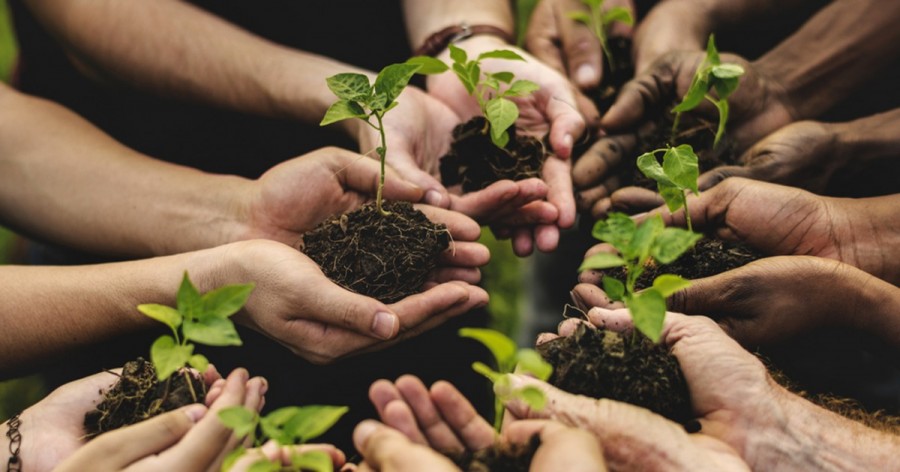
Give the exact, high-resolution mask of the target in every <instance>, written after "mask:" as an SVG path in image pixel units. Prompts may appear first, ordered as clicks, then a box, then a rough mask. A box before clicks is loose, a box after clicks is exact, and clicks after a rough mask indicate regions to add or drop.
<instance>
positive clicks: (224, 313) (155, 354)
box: [137, 272, 254, 401]
mask: <svg viewBox="0 0 900 472" xmlns="http://www.w3.org/2000/svg"><path fill="white" fill-rule="evenodd" d="M253 287H254V285H253V284H243V285H226V286H224V287H221V288H217V289H215V290H213V291H211V292H207V293H205V294H203V295H202V296H201V295H200V293H199V292H198V291H197V288H196V287H194V284H193V283H191V279H190V278H189V277H188V274H187V272H185V273H184V278H183V279H182V281H181V287H179V289H178V296H177V308H172V307H168V306H165V305H158V304H155V303H149V304H144V305H138V307H137V308H138V310H139V311H140V312H141V313H143V314H145V315H147V316H149V317H150V318H153V319H154V320H156V321H159V322H161V323H163V324H165V325H166V326H168V327H169V328H170V329H171V330H172V336H169V335H168V334H165V335H162V336H160V337H159V338H157V339H156V341H154V342H153V345H152V346H151V347H150V361H151V362H152V363H153V367H154V368H155V369H156V376H157V378H158V379H159V381H160V382H161V381H163V380H167V379H169V378H170V377H171V375H172V374H174V373H175V372H177V371H179V370H181V372H182V373H183V374H184V376H185V379H186V380H187V385H188V388H189V389H190V391H191V395H192V397H193V399H194V401H197V394H196V392H194V387H193V385H192V383H191V379H190V374H189V373H188V371H187V369H182V368H183V367H186V366H190V367H193V368H194V369H197V371H198V372H200V373H203V372H204V371H205V370H206V367H207V366H208V365H209V361H208V360H207V359H206V357H205V356H203V355H202V354H195V353H194V344H192V343H191V341H194V342H197V343H199V344H206V345H207V346H240V345H241V338H240V337H239V336H238V333H237V330H236V329H235V328H234V323H233V322H232V321H231V320H230V319H228V318H229V317H230V316H231V315H233V314H235V313H237V312H238V310H240V309H241V307H243V306H244V304H245V303H247V298H249V297H250V292H252V291H253Z"/></svg>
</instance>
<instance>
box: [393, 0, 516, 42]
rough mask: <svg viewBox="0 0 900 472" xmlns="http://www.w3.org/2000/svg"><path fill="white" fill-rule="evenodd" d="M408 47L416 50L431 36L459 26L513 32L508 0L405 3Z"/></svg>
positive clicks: (436, 0)
mask: <svg viewBox="0 0 900 472" xmlns="http://www.w3.org/2000/svg"><path fill="white" fill-rule="evenodd" d="M403 9H404V16H405V18H406V28H407V32H408V35H409V41H410V45H411V46H412V47H413V48H418V47H419V46H421V45H422V43H424V42H425V39H426V38H428V37H429V36H431V35H432V34H434V33H436V32H438V31H440V30H442V29H444V28H446V27H448V26H454V25H458V24H460V23H468V24H469V25H490V26H496V27H498V28H500V29H502V30H503V31H506V32H509V33H510V34H512V33H513V31H514V28H513V15H512V10H511V8H510V2H509V1H508V0H429V1H422V0H404V2H403Z"/></svg>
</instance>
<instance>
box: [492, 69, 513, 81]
mask: <svg viewBox="0 0 900 472" xmlns="http://www.w3.org/2000/svg"><path fill="white" fill-rule="evenodd" d="M491 76H492V77H493V78H495V79H497V80H499V81H500V82H503V83H504V84H508V83H510V82H512V80H513V78H514V77H515V75H513V73H512V72H497V73H496V74H491Z"/></svg>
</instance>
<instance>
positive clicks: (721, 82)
mask: <svg viewBox="0 0 900 472" xmlns="http://www.w3.org/2000/svg"><path fill="white" fill-rule="evenodd" d="M742 75H744V68H743V67H741V66H739V65H737V64H728V63H726V64H723V63H722V61H721V60H720V59H719V51H718V50H716V42H715V38H714V37H713V35H709V41H708V42H707V43H706V57H705V58H704V59H703V62H701V63H700V66H699V67H697V70H696V71H695V72H694V79H693V80H692V81H691V87H690V88H689V89H688V91H687V93H685V94H684V97H683V98H682V99H681V103H679V104H678V105H677V106H676V107H675V108H673V109H672V112H673V113H675V121H674V123H672V140H673V144H674V139H675V134H676V133H677V132H678V124H679V122H680V120H681V114H682V113H684V112H686V111H690V110H693V109H694V108H697V106H699V105H700V103H701V102H702V101H703V99H706V100H708V101H709V102H711V103H712V104H713V105H715V106H716V109H718V110H719V127H718V129H717V130H716V138H715V140H714V141H713V148H715V147H716V146H718V144H719V141H720V140H721V139H722V136H723V135H724V134H725V124H726V123H727V122H728V97H729V96H730V95H731V94H732V93H734V91H735V90H737V88H738V83H739V82H740V77H741V76H742ZM710 90H715V91H716V94H717V95H718V98H715V97H713V96H712V95H710Z"/></svg>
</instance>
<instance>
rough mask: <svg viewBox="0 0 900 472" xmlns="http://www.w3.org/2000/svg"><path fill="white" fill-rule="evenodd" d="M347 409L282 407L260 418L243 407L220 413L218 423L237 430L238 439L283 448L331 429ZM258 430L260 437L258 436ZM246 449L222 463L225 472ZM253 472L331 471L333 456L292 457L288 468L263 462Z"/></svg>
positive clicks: (231, 455)
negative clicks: (284, 471)
mask: <svg viewBox="0 0 900 472" xmlns="http://www.w3.org/2000/svg"><path fill="white" fill-rule="evenodd" d="M347 411H348V408H347V407H345V406H327V405H310V406H304V407H299V406H288V407H284V408H279V409H277V410H275V411H273V412H271V413H269V414H268V415H266V416H262V417H260V416H259V414H257V413H256V412H255V411H252V410H249V409H247V408H245V407H243V406H233V407H230V408H225V409H224V410H222V411H220V412H219V421H221V422H222V424H224V425H225V426H227V427H228V428H231V429H232V430H233V431H234V434H235V435H236V436H238V437H247V436H249V438H250V443H252V444H253V445H254V446H255V447H259V446H261V445H262V444H264V443H265V442H266V441H267V440H269V439H272V440H274V441H276V442H277V443H278V444H280V445H282V446H290V445H295V444H306V443H307V442H309V441H310V440H312V439H315V438H317V437H319V436H321V435H322V434H324V433H325V432H326V431H328V430H329V429H331V427H332V426H334V424H335V423H337V422H338V420H340V419H341V417H342V416H344V414H346V413H347ZM258 430H259V432H260V434H257V431H258ZM246 452H247V451H246V449H244V448H243V447H239V448H237V449H235V450H234V451H232V452H231V453H230V454H229V455H228V457H227V458H226V459H225V461H224V462H223V463H222V471H227V470H229V469H231V467H232V465H234V463H235V462H236V461H237V460H238V458H240V457H241V456H242V455H244V453H246ZM250 470H252V471H283V470H292V471H300V470H304V471H314V472H331V470H332V462H331V456H329V455H328V454H327V453H325V452H323V451H309V452H305V453H303V454H299V453H295V454H294V455H293V456H292V457H291V468H289V469H285V468H283V467H282V465H281V464H280V462H271V461H268V460H266V459H260V460H259V461H256V462H255V463H253V465H252V466H251V467H250Z"/></svg>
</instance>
